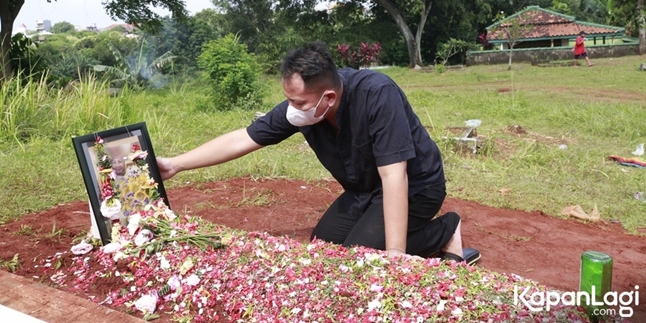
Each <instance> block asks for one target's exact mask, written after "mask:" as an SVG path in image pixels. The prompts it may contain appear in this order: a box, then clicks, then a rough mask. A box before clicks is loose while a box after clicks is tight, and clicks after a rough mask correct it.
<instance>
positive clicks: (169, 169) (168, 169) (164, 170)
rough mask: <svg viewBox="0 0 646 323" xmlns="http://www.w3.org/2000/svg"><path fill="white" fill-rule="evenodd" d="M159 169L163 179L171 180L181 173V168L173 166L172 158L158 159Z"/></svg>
mask: <svg viewBox="0 0 646 323" xmlns="http://www.w3.org/2000/svg"><path fill="white" fill-rule="evenodd" d="M157 168H159V173H160V174H161V177H162V179H169V178H171V177H173V176H175V174H177V173H179V168H178V167H177V165H175V164H173V162H172V160H171V159H170V158H164V157H157Z"/></svg>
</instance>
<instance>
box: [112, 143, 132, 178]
mask: <svg viewBox="0 0 646 323" xmlns="http://www.w3.org/2000/svg"><path fill="white" fill-rule="evenodd" d="M131 149H132V143H125V144H119V145H116V146H108V147H107V148H106V152H107V153H108V155H109V156H110V164H111V165H112V170H113V171H114V172H115V173H116V175H117V176H124V175H125V174H126V168H127V167H128V166H129V165H130V164H132V161H131V160H130V159H129V156H130V152H131Z"/></svg>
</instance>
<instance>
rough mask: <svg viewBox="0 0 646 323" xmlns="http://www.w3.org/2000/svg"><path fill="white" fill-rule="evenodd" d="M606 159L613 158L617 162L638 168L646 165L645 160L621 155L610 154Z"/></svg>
mask: <svg viewBox="0 0 646 323" xmlns="http://www.w3.org/2000/svg"><path fill="white" fill-rule="evenodd" d="M608 159H610V160H614V161H616V162H617V163H619V164H621V165H624V166H632V167H639V168H644V167H646V162H645V161H643V160H641V159H639V158H624V157H621V156H615V155H610V156H608Z"/></svg>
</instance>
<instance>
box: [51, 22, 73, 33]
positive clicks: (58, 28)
mask: <svg viewBox="0 0 646 323" xmlns="http://www.w3.org/2000/svg"><path fill="white" fill-rule="evenodd" d="M75 30H76V28H75V27H74V25H72V24H71V23H69V22H67V21H61V22H58V23H55V24H54V25H53V26H52V30H51V31H52V33H53V34H64V33H67V32H70V31H75Z"/></svg>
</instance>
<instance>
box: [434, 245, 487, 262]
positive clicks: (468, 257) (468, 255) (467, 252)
mask: <svg viewBox="0 0 646 323" xmlns="http://www.w3.org/2000/svg"><path fill="white" fill-rule="evenodd" d="M462 254H463V255H464V258H462V257H460V256H458V255H456V254H454V253H450V252H441V253H440V258H442V260H445V261H448V260H453V261H456V262H463V261H465V262H466V263H467V265H473V264H475V263H476V262H477V261H478V260H480V252H478V250H477V249H474V248H462Z"/></svg>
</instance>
